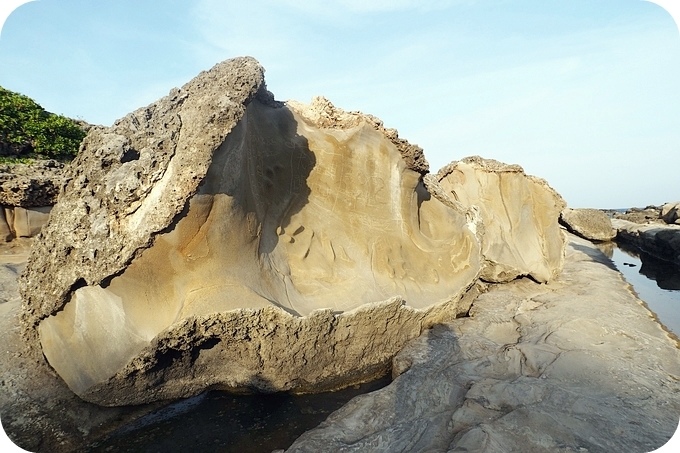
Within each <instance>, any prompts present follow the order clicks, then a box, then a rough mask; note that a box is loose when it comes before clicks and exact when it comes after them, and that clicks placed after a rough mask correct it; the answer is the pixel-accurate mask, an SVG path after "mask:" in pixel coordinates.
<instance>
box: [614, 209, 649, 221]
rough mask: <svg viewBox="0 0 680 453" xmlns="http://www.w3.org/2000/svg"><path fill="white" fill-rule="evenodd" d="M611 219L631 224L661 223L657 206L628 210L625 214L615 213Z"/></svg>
mask: <svg viewBox="0 0 680 453" xmlns="http://www.w3.org/2000/svg"><path fill="white" fill-rule="evenodd" d="M612 217H613V218H614V219H620V220H627V221H629V222H633V223H652V222H661V218H660V217H661V208H659V207H657V206H647V207H645V208H630V209H628V210H627V211H626V212H615V213H614V214H613V216H612Z"/></svg>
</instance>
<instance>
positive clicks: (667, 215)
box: [661, 201, 680, 225]
mask: <svg viewBox="0 0 680 453" xmlns="http://www.w3.org/2000/svg"><path fill="white" fill-rule="evenodd" d="M661 220H663V221H664V222H666V223H669V224H677V225H680V201H676V202H673V203H666V204H665V205H663V206H662V207H661Z"/></svg>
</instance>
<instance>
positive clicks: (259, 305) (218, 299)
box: [20, 58, 547, 405]
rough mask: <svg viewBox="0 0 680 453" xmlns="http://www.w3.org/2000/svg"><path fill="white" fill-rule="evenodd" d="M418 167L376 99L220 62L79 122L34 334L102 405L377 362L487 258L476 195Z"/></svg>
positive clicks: (450, 300)
mask: <svg viewBox="0 0 680 453" xmlns="http://www.w3.org/2000/svg"><path fill="white" fill-rule="evenodd" d="M426 171H427V163H426V161H425V159H424V157H423V156H422V151H421V150H420V149H419V148H417V147H415V146H413V145H410V144H408V142H406V141H405V140H403V139H400V138H399V137H398V136H397V134H396V131H394V130H390V129H385V128H384V127H383V126H382V124H381V123H380V122H379V121H378V120H376V119H375V118H373V117H370V116H366V115H362V114H359V113H347V112H343V111H342V110H339V109H336V108H334V107H333V106H332V105H331V104H330V103H329V102H328V101H326V100H324V99H320V98H319V99H316V100H315V101H314V102H313V104H312V105H311V106H303V105H301V104H298V103H289V104H287V105H284V104H281V103H278V102H275V101H274V100H273V97H272V95H271V94H270V93H268V92H267V91H266V88H265V85H264V80H263V69H262V68H261V67H260V66H259V65H258V64H257V62H256V61H255V60H253V59H250V58H240V59H234V60H230V61H227V62H224V63H221V64H219V65H217V66H215V67H214V68H213V69H211V70H210V71H207V72H204V73H201V74H200V75H199V76H198V77H196V78H195V79H194V80H192V81H191V82H189V83H188V84H186V85H185V86H183V87H182V88H181V89H176V90H173V91H172V92H171V93H170V94H169V95H168V96H167V97H165V98H163V99H161V100H159V101H158V102H156V103H154V104H152V105H150V106H149V107H146V108H143V109H140V110H137V111H135V112H133V113H131V114H130V115H128V116H126V117H125V118H123V119H121V120H119V121H117V122H116V123H115V124H114V125H113V126H112V127H111V128H108V129H96V130H93V131H91V132H90V133H89V135H88V136H87V137H86V139H85V140H84V142H83V145H82V148H81V152H80V154H79V156H78V157H77V159H76V160H75V161H74V162H73V163H72V165H71V166H70V167H69V174H68V178H67V180H68V183H67V184H66V186H65V188H64V190H63V191H62V193H61V194H60V196H59V201H58V203H57V205H56V206H55V207H54V209H53V210H52V214H51V218H50V221H49V223H48V224H47V225H46V227H45V228H44V229H43V232H42V233H41V234H40V236H39V240H38V241H37V242H36V247H35V249H34V251H33V254H32V257H31V259H30V261H29V263H28V265H27V268H26V271H25V273H24V274H23V276H22V279H21V282H20V288H21V292H22V295H23V298H24V300H25V306H26V309H25V312H24V321H25V323H26V334H27V337H28V339H29V340H31V341H36V342H37V341H38V340H39V343H40V347H41V348H42V351H43V352H44V354H45V357H46V358H47V359H48V361H49V363H50V365H51V366H52V367H53V368H54V369H55V370H56V371H57V372H58V373H59V374H60V376H61V377H62V378H63V379H64V380H65V381H66V383H67V384H68V385H69V387H70V388H71V389H72V390H73V391H75V392H76V393H77V394H78V395H80V396H81V397H83V398H84V399H86V400H89V401H93V402H96V403H99V404H105V405H122V404H137V403H143V402H147V401H153V400H158V399H168V398H175V397H185V396H189V395H192V394H196V393H198V392H200V391H202V390H204V389H205V388H214V387H222V388H229V389H237V390H264V391H277V390H293V391H315V390H321V389H330V388H337V387H340V386H344V385H348V384H351V383H353V382H357V381H360V380H364V379H367V378H369V377H371V376H374V375H376V374H379V373H383V372H384V371H385V369H386V368H387V367H389V363H390V360H391V357H392V356H393V355H394V354H395V353H396V352H397V351H398V350H399V349H400V348H401V346H402V345H403V344H404V343H405V342H406V341H407V340H408V339H411V338H414V337H416V336H418V335H419V334H420V332H421V331H422V329H424V328H427V327H428V326H430V325H432V324H434V323H437V322H442V321H444V320H446V319H451V318H454V317H456V316H459V315H461V314H464V313H465V312H466V311H467V309H468V307H469V305H470V303H471V298H472V297H473V295H474V294H475V290H474V288H475V286H474V285H475V282H476V281H477V279H478V276H479V274H480V271H481V264H482V257H481V250H480V244H479V239H478V236H477V232H478V230H479V229H480V228H478V225H477V223H476V222H477V220H478V219H477V217H476V216H475V213H474V212H471V211H468V209H467V208H465V207H464V206H463V205H461V204H460V203H458V202H456V201H455V200H452V199H450V198H449V197H448V196H447V195H445V194H444V193H443V192H442V193H440V191H437V190H435V189H436V182H434V181H429V180H428V181H424V180H423V178H422V174H423V173H424V172H426ZM432 187H435V189H432V190H429V188H432ZM539 272H542V271H539ZM521 273H523V271H522V272H515V274H521ZM541 275H543V274H541ZM546 277H547V275H546ZM471 288H472V289H473V290H472V291H471ZM466 295H467V297H465V296H466ZM36 336H37V338H36Z"/></svg>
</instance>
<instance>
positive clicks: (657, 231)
mask: <svg viewBox="0 0 680 453" xmlns="http://www.w3.org/2000/svg"><path fill="white" fill-rule="evenodd" d="M612 226H613V227H614V228H615V229H616V232H617V233H616V240H617V241H622V242H625V243H627V244H632V245H634V246H635V247H637V248H639V249H640V250H642V251H644V252H646V253H649V254H650V255H652V256H655V257H656V258H659V259H662V260H665V261H670V262H673V263H675V264H680V225H666V224H665V223H658V222H657V223H648V224H639V223H634V222H629V221H627V220H622V219H612Z"/></svg>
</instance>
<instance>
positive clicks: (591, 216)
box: [560, 208, 616, 242]
mask: <svg viewBox="0 0 680 453" xmlns="http://www.w3.org/2000/svg"><path fill="white" fill-rule="evenodd" d="M560 223H562V225H564V226H566V227H567V229H568V230H569V231H571V232H572V233H574V234H577V235H579V236H581V237H582V238H584V239H588V240H590V241H599V242H606V241H611V240H612V239H614V238H615V237H616V230H615V229H614V228H612V222H611V219H610V218H609V217H607V214H605V213H604V212H603V211H601V210H599V209H571V208H565V209H564V210H563V211H562V213H561V214H560Z"/></svg>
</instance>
